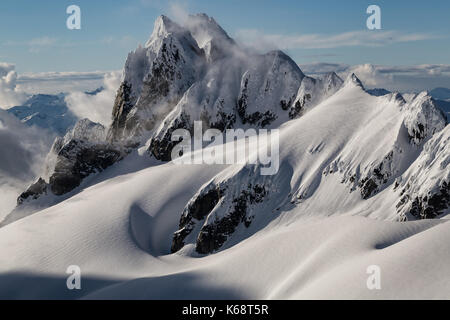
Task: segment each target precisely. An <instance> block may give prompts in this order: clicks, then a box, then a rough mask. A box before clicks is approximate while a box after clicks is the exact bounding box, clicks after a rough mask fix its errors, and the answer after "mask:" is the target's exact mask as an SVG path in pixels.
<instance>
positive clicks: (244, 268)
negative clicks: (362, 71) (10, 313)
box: [0, 82, 450, 299]
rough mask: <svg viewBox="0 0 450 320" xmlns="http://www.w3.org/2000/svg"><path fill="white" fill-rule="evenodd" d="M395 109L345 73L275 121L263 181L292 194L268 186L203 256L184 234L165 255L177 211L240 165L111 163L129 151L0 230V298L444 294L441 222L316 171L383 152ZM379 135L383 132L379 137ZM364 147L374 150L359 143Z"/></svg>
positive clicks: (444, 228)
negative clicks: (137, 166)
mask: <svg viewBox="0 0 450 320" xmlns="http://www.w3.org/2000/svg"><path fill="white" fill-rule="evenodd" d="M403 115H404V113H403V112H402V110H401V108H399V104H398V102H396V100H395V99H394V100H392V99H386V98H383V97H373V96H371V95H369V94H367V93H365V92H364V91H363V90H362V88H361V87H360V86H358V85H357V84H355V83H354V82H348V83H347V84H346V85H345V87H344V88H343V89H341V90H340V91H339V92H337V93H336V94H335V95H333V96H332V97H331V98H329V99H327V100H326V101H324V102H323V103H321V104H320V105H319V106H317V107H316V108H314V109H313V110H311V111H310V112H308V113H306V114H305V116H304V117H301V118H299V119H296V120H292V121H290V122H288V123H286V124H285V125H284V126H282V127H281V133H280V141H281V145H280V163H281V167H280V174H281V175H280V178H274V179H275V183H274V185H273V188H279V190H281V191H283V190H284V188H288V189H290V190H291V197H288V194H285V193H284V191H283V192H280V193H277V192H276V191H274V192H272V193H271V198H270V201H269V202H267V203H266V206H259V207H258V206H256V207H255V208H253V211H252V212H253V214H254V215H255V216H256V217H255V219H254V220H253V222H252V224H251V225H250V226H249V227H248V228H245V227H243V226H240V227H239V228H238V230H237V231H236V232H235V233H234V234H233V236H232V237H231V238H230V239H228V241H227V242H226V243H225V245H224V246H223V247H222V248H221V250H219V252H217V253H215V254H212V255H209V256H204V255H199V254H198V253H196V252H195V243H187V244H186V246H184V248H182V249H181V250H180V251H178V252H177V253H175V254H170V248H171V242H172V235H173V232H175V231H176V230H177V228H178V224H179V219H180V215H181V213H182V212H183V209H184V207H185V206H186V204H187V203H188V202H189V201H190V199H192V198H193V197H194V196H195V195H196V194H198V192H199V191H201V190H202V189H203V188H204V187H206V186H207V185H208V184H209V183H211V181H228V179H232V180H233V179H238V180H237V181H240V180H239V179H243V177H242V176H241V172H244V171H242V170H247V171H246V172H247V173H248V170H249V168H251V166H250V167H242V166H241V165H228V166H225V165H175V164H173V163H166V164H159V165H158V164H157V163H154V164H153V165H151V166H150V167H148V168H144V169H141V170H139V171H137V172H131V173H124V174H120V172H121V170H123V168H125V167H132V166H133V162H134V161H137V160H136V158H135V157H134V158H133V157H130V158H126V159H125V160H123V161H122V162H121V163H118V164H117V165H115V166H113V167H111V168H109V169H107V170H106V171H104V172H102V173H100V174H98V175H97V176H96V177H95V179H94V180H93V181H91V185H92V186H91V187H88V188H86V189H85V190H82V191H81V192H79V193H78V194H77V195H75V196H73V197H71V198H69V199H67V200H65V201H63V202H61V203H59V204H57V205H55V206H53V207H51V208H48V209H45V210H43V211H41V212H38V213H36V214H34V215H31V216H29V217H26V218H24V219H21V220H19V221H17V222H15V223H13V224H10V225H7V226H5V227H3V228H1V229H0V247H1V248H2V251H1V255H0V274H1V276H0V283H1V284H2V285H1V286H0V296H1V297H3V298H52V297H53V298H55V297H58V298H88V299H89V298H92V299H97V298H122V299H123V298H136V299H146V298H153V299H161V298H179V299H185V298H186V299H193V298H194V299H196V298H203V299H211V298H218V299H232V298H233V299H241V298H247V299H266V298H267V299H268V298H270V299H281V298H287V299H298V298H305V299H311V298H320V299H322V298H332V299H341V298H358V299H372V298H388V299H399V298H450V296H449V294H450V293H449V291H448V286H449V284H450V283H449V281H450V270H449V269H448V268H447V266H448V264H449V263H450V250H449V246H450V241H449V240H450V239H449V237H450V232H449V228H450V225H449V224H448V223H447V221H448V220H446V219H445V218H444V219H440V220H426V221H415V222H394V221H390V222H389V221H386V220H395V218H396V211H395V207H393V206H394V205H395V200H396V199H397V198H396V197H395V192H394V191H393V190H391V189H392V187H390V188H389V189H385V190H384V191H382V192H381V193H379V194H377V195H376V196H374V197H372V198H370V199H368V200H364V199H362V198H361V195H360V194H358V193H357V192H350V191H349V186H348V185H346V184H345V183H344V184H343V183H341V178H339V177H338V176H337V175H335V174H328V175H323V174H322V171H323V170H324V169H325V168H326V167H327V165H328V164H330V163H333V161H332V160H334V159H336V158H339V159H342V160H341V161H338V162H342V163H348V164H349V165H350V168H351V164H352V163H353V162H355V163H356V161H357V163H360V164H361V168H364V167H365V164H368V165H369V164H371V159H373V158H377V157H378V156H380V155H384V154H385V153H386V152H388V151H389V150H391V148H392V143H394V142H395V141H396V139H397V136H398V130H399V128H400V127H401V126H402V123H403V122H402V121H403V118H402V116H403ZM368 128H369V129H370V130H369V129H368ZM446 129H448V127H446ZM362 132H373V133H374V134H373V135H366V136H364V135H362ZM377 132H385V133H386V135H385V136H386V138H385V139H384V140H383V139H379V138H378V139H377V138H376V136H375V134H376V133H377ZM446 132H447V130H446ZM361 136H362V137H363V138H362V139H363V141H362V142H363V143H358V144H356V142H355V139H361ZM367 145H369V146H370V149H371V150H373V153H372V154H371V153H367V152H362V150H359V149H358V148H360V146H367ZM366 151H367V150H366ZM418 152H420V150H419V151H418ZM144 155H145V154H144ZM121 167H123V168H121ZM245 168H247V169H245ZM362 171H363V170H362ZM124 172H125V171H124ZM236 177H237V178H236ZM259 177H260V176H259V175H258V176H256V177H254V179H256V180H257V181H259ZM233 181H234V182H236V180H233ZM277 183H280V184H279V185H278V184H277ZM233 186H235V187H236V188H238V189H239V188H241V187H242V185H241V184H239V183H235V184H233ZM313 191H314V192H313ZM299 195H304V196H303V197H299ZM295 199H297V200H298V201H297V202H296V201H292V200H295ZM267 204H269V206H267ZM275 204H276V205H277V206H278V207H279V210H278V211H277V210H276V209H275V210H274V211H272V208H273V206H274V205H275ZM330 215H333V217H329V216H330ZM363 216H371V217H375V218H378V219H377V220H375V219H367V218H364V217H363ZM429 248H433V250H429ZM69 265H78V266H80V267H81V270H82V272H83V279H85V282H83V284H82V286H83V290H81V291H80V292H75V293H74V292H70V291H68V290H66V289H65V287H64V284H65V279H66V278H65V277H66V274H65V270H66V268H67V267H68V266H69ZM370 265H378V266H380V268H381V270H382V290H379V291H371V290H368V289H367V286H366V280H367V278H368V274H367V273H366V270H367V267H368V266H370ZM405 283H407V290H405Z"/></svg>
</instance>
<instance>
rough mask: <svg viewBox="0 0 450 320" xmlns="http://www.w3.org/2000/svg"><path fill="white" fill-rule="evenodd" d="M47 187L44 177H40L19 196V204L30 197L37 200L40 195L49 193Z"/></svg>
mask: <svg viewBox="0 0 450 320" xmlns="http://www.w3.org/2000/svg"><path fill="white" fill-rule="evenodd" d="M47 187H48V184H47V182H45V180H44V179H42V178H39V180H38V181H37V182H35V183H34V184H32V185H31V186H30V187H29V188H28V189H27V191H25V192H23V193H22V194H21V195H20V196H19V198H17V205H18V206H19V205H21V204H23V203H24V202H25V201H26V200H29V199H33V200H36V199H38V198H39V197H40V196H42V195H44V194H47Z"/></svg>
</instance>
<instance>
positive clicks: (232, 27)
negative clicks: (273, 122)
mask: <svg viewBox="0 0 450 320" xmlns="http://www.w3.org/2000/svg"><path fill="white" fill-rule="evenodd" d="M70 4H77V5H79V6H80V7H81V10H82V29H81V30H72V31H71V30H68V29H67V28H66V25H65V21H66V18H67V14H66V12H65V10H66V8H67V6H68V5H70ZM370 4H377V5H379V6H380V7H381V10H382V28H383V30H381V31H371V33H372V34H375V33H377V32H378V33H380V32H396V34H397V35H398V36H399V37H400V36H407V35H413V37H414V36H418V35H419V36H422V37H419V39H420V40H417V41H416V40H412V41H404V42H402V41H399V42H396V40H395V38H394V40H393V41H392V43H387V44H384V45H379V46H371V45H370V44H369V43H370V40H367V42H368V44H366V45H355V46H345V45H343V46H339V44H338V43H337V44H333V47H331V48H308V49H302V48H300V47H299V48H296V47H294V48H289V47H288V48H281V49H284V50H285V51H287V53H288V54H290V55H291V56H292V57H293V58H294V59H295V60H296V61H297V62H298V63H299V64H305V63H310V62H317V61H322V62H340V63H346V64H361V63H372V64H383V65H417V64H450V54H449V52H450V41H449V38H448V34H449V31H450V19H448V14H449V13H450V2H449V1H446V0H442V1H439V0H435V1H432V5H430V2H429V1H403V0H396V1H361V0H359V1H352V0H346V1H318V0H317V1H301V0H300V1H299V0H296V1H256V0H246V1H234V0H229V1H210V0H208V1H207V0H198V1H194V0H189V1H181V2H166V1H160V0H132V1H123V0H122V1H119V0H109V1H92V0H83V1H80V0H78V1H76V0H72V1H65V0H40V1H29V0H14V1H13V0H2V1H1V2H0V30H2V32H1V33H0V61H4V62H9V63H14V64H16V69H17V71H18V72H19V73H20V72H43V71H92V70H113V69H120V68H121V67H122V65H123V63H124V59H125V58H126V54H127V52H128V51H130V50H132V49H133V48H135V47H136V45H137V43H139V42H141V43H143V42H145V40H146V39H147V38H148V36H149V34H150V33H151V30H152V27H153V22H154V20H155V18H156V17H157V16H158V15H160V14H167V15H169V16H171V15H172V16H173V15H174V9H173V8H174V7H175V8H181V9H183V10H185V11H188V12H192V13H196V12H205V13H207V14H209V15H211V16H213V17H214V18H215V19H216V20H217V21H218V22H219V23H220V24H221V25H222V26H223V28H224V29H225V30H227V31H228V32H229V33H230V34H231V35H232V36H236V35H239V36H242V35H245V33H246V32H247V31H251V32H250V33H251V34H252V35H253V37H258V38H259V37H260V36H261V35H277V36H281V35H283V36H291V37H296V36H302V35H309V34H319V35H320V36H322V37H326V36H331V35H339V34H341V33H345V32H355V31H364V32H367V33H368V31H367V29H366V19H367V17H368V15H367V14H366V12H365V11H366V8H367V7H368V5H370ZM244 39H245V40H248V39H247V38H245V36H244ZM299 46H301V43H300V45H299Z"/></svg>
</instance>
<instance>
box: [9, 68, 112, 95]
mask: <svg viewBox="0 0 450 320" xmlns="http://www.w3.org/2000/svg"><path fill="white" fill-rule="evenodd" d="M105 74H107V72H105V71H93V72H39V73H24V74H20V75H18V78H17V87H18V88H19V89H20V90H22V91H25V92H27V93H47V94H56V93H60V92H73V91H89V90H93V89H95V88H98V87H100V86H102V85H103V79H104V77H105Z"/></svg>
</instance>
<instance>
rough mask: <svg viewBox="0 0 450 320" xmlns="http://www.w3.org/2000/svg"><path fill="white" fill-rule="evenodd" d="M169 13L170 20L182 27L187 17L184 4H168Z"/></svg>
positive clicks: (187, 12) (186, 8) (186, 9)
mask: <svg viewBox="0 0 450 320" xmlns="http://www.w3.org/2000/svg"><path fill="white" fill-rule="evenodd" d="M169 13H170V17H171V18H173V19H174V20H175V21H176V22H178V23H179V24H182V25H184V23H185V22H186V20H187V19H188V17H189V10H188V6H187V4H186V3H181V2H170V3H169Z"/></svg>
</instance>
